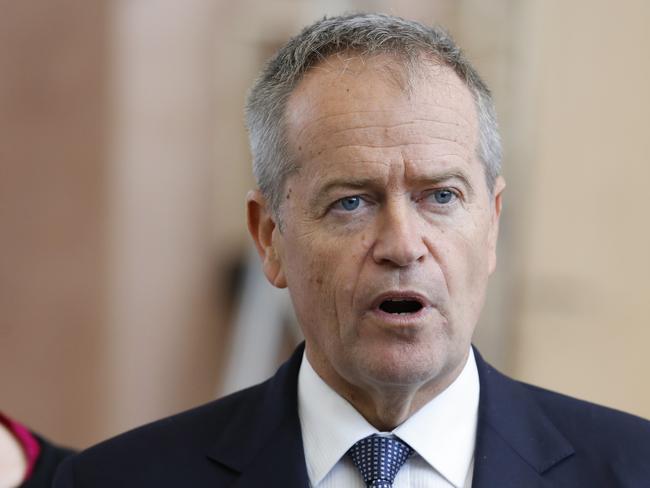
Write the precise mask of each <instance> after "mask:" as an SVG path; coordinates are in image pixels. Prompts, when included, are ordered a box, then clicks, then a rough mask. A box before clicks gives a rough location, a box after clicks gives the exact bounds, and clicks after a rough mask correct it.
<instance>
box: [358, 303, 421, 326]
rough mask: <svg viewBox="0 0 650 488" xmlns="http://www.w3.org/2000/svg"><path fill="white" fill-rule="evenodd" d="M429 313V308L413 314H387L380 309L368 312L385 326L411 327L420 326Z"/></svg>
mask: <svg viewBox="0 0 650 488" xmlns="http://www.w3.org/2000/svg"><path fill="white" fill-rule="evenodd" d="M430 312H431V307H422V308H421V309H420V310H418V311H417V312H414V313H401V314H400V313H389V312H384V311H383V310H382V309H380V308H375V309H372V310H371V311H370V315H371V316H372V317H374V318H376V319H378V320H380V321H381V322H383V323H385V324H387V325H393V326H402V327H404V326H409V325H411V326H413V325H420V324H421V323H422V322H423V321H424V320H425V318H426V317H427V316H428V315H429V313H430Z"/></svg>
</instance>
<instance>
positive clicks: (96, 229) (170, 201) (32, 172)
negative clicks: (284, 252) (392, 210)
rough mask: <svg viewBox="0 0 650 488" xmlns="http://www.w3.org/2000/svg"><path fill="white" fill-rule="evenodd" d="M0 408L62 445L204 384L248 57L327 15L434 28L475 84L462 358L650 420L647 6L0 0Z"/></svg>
mask: <svg viewBox="0 0 650 488" xmlns="http://www.w3.org/2000/svg"><path fill="white" fill-rule="evenodd" d="M0 7H1V9H2V12H3V14H2V16H0V40H1V42H0V73H2V75H1V76H0V107H1V110H0V229H1V231H0V409H2V410H4V411H5V412H7V413H8V414H10V415H13V416H14V417H16V418H18V419H20V420H22V421H24V422H25V423H27V424H29V425H31V426H33V427H34V428H35V429H37V430H38V431H40V432H42V433H44V434H45V435H46V436H49V437H51V438H53V439H55V440H57V441H60V442H63V443H68V444H70V445H73V446H76V447H84V446H87V445H89V444H91V443H94V442H96V441H98V440H101V439H102V438H105V437H108V436H110V435H114V434H116V433H118V432H120V431H123V430H125V429H128V428H130V427H133V426H136V425H138V424H141V423H144V422H147V421H150V420H154V419H156V418H159V417H161V416H164V415H168V414H171V413H173V412H175V411H178V410H181V409H184V408H188V407H190V406H192V405H195V404H198V403H201V402H204V401H208V400H209V399H211V398H213V397H214V395H215V392H219V391H221V385H222V381H223V376H224V372H225V371H227V363H228V361H229V359H231V358H229V354H228V353H229V351H230V345H231V338H232V335H233V334H232V333H233V330H232V328H233V325H232V324H233V323H234V318H235V316H236V313H233V311H234V310H235V308H236V303H235V304H233V303H232V301H231V298H230V297H231V293H230V292H231V289H230V287H231V284H230V281H229V280H228V279H227V277H228V270H229V269H230V268H231V267H232V263H233V262H234V261H235V260H237V259H240V258H242V256H244V255H245V252H246V249H247V242H248V241H247V237H246V234H245V225H244V220H243V219H244V206H243V198H244V195H245V192H246V190H247V189H248V188H249V187H250V186H251V185H252V178H251V176H250V163H249V154H248V150H247V143H246V135H245V132H244V128H243V115H242V106H243V103H244V98H245V94H246V90H247V89H248V87H249V86H250V84H251V83H252V80H253V79H254V76H255V74H256V73H257V71H258V70H259V69H260V66H261V63H262V62H263V60H264V59H265V58H266V57H268V56H269V55H270V53H272V52H273V50H274V49H275V48H276V47H277V46H279V45H280V44H281V43H282V42H284V41H285V40H286V39H287V38H288V36H289V35H291V34H292V33H295V32H296V31H297V30H298V29H299V28H300V27H301V26H303V25H305V24H306V23H308V22H310V21H312V20H314V19H316V18H318V17H320V16H322V15H324V14H336V13H340V12H343V11H346V10H376V11H384V12H389V13H394V14H398V15H402V16H406V17H411V18H415V19H418V20H421V21H424V22H427V23H434V22H435V23H441V24H443V25H445V26H447V27H448V28H449V29H450V30H451V32H452V34H454V36H455V37H456V39H457V40H458V41H459V43H460V44H461V46H463V47H464V48H465V50H466V51H467V53H468V55H469V56H470V58H471V59H472V60H473V61H474V62H475V64H476V66H477V67H478V68H479V71H481V73H483V74H484V77H485V78H486V80H487V82H488V84H489V85H490V86H491V87H492V88H493V91H494V94H495V98H496V102H497V109H498V111H499V116H500V120H501V125H502V129H503V138H504V144H505V162H504V168H505V169H504V172H505V176H506V179H507V181H508V189H507V196H506V203H505V212H504V221H503V227H502V236H501V238H502V239H501V243H500V263H499V271H498V272H497V274H496V275H495V277H494V279H493V282H492V284H491V290H490V298H489V303H488V306H487V307H486V310H485V314H484V316H483V319H482V323H481V324H480V327H479V329H478V331H477V334H476V343H477V344H478V346H479V347H480V348H481V350H482V352H483V353H484V354H485V355H486V356H487V357H488V358H489V359H490V360H492V362H494V363H495V364H497V365H498V366H499V367H501V368H502V369H504V370H505V371H506V372H508V373H510V374H512V375H514V376H516V377H518V378H521V379H523V380H526V381H530V382H534V383H537V384H541V385H542V386H546V387H549V388H553V389H557V390H560V391H563V392H566V393H570V394H573V395H575V396H579V397H582V398H586V399H589V400H593V401H597V402H601V403H605V404H607V405H611V406H614V407H617V408H622V409H625V410H629V411H632V412H634V413H637V414H640V415H643V416H646V417H650V391H648V388H647V386H646V384H647V378H646V377H647V375H648V373H649V372H650V358H649V357H648V354H646V352H645V350H644V345H645V344H646V343H648V342H650V300H649V299H648V295H649V294H650V257H649V255H648V249H650V220H649V219H648V217H647V215H646V214H647V211H648V209H649V207H650V204H649V202H648V199H647V192H646V191H644V188H643V187H644V185H645V182H646V181H648V180H650V167H649V164H648V162H649V161H650V142H648V141H649V139H648V136H647V133H648V129H650V127H649V126H650V124H649V122H648V119H647V114H648V113H650V95H648V90H647V87H648V86H650V58H649V57H648V56H647V50H648V48H650V39H649V33H648V29H647V27H646V26H647V24H648V22H649V21H650V4H648V3H647V2H645V1H643V0H623V1H620V2H609V1H605V0H576V1H573V2H561V1H560V0H438V1H434V0H431V1H426V2H425V1H421V0H420V1H415V0H403V1H397V0H392V1H388V0H386V1H379V0H377V1H370V0H368V1H352V0H350V1H343V0H338V1H336V2H332V1H329V2H325V1H324V0H323V1H320V0H319V1H315V0H312V1H308V0H274V1H268V2H262V1H250V0H249V1H242V2H227V1H225V0H184V1H183V2H178V1H175V0H114V1H107V0H104V1H100V0H97V1H94V2H86V1H81V0H76V1H75V0H50V1H45V0H23V1H21V2H11V1H7V0H5V1H0Z"/></svg>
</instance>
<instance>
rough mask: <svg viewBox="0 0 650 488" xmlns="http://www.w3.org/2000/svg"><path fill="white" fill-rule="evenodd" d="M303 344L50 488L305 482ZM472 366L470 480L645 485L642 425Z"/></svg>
mask: <svg viewBox="0 0 650 488" xmlns="http://www.w3.org/2000/svg"><path fill="white" fill-rule="evenodd" d="M302 352H303V347H302V346H301V347H300V348H298V350H297V351H296V352H295V353H294V354H293V356H292V357H291V359H290V360H289V361H288V362H287V363H285V364H284V365H283V366H282V367H281V368H280V369H279V370H278V372H277V373H276V374H275V376H273V377H272V378H271V379H270V380H268V381H266V382H264V383H262V384H260V385H257V386H254V387H252V388H249V389H246V390H243V391H240V392H238V393H235V394H233V395H230V396H227V397H225V398H223V399H220V400H217V401H214V402H212V403H209V404H207V405H204V406H202V407H199V408H196V409H193V410H190V411H188V412H185V413H181V414H179V415H175V416H173V417H170V418H166V419H164V420H160V421H158V422H154V423H152V424H149V425H146V426H144V427H140V428H138V429H136V430H133V431H131V432H127V433H125V434H122V435H120V436H118V437H116V438H114V439H111V440H108V441H106V442H103V443H101V444H99V445H97V446H95V447H92V448H90V449H88V450H86V451H84V452H82V453H81V454H79V455H77V456H73V457H72V458H69V459H68V460H67V461H66V462H64V463H63V465H62V466H61V468H60V469H59V472H58V475H57V479H56V481H55V483H54V488H73V487H75V488H87V487H92V488H109V487H110V488H115V487H120V488H131V487H133V488H135V487H138V488H143V487H156V488H165V487H211V488H219V487H237V488H260V487H281V488H292V487H307V486H308V485H309V482H308V478H307V471H306V467H305V458H304V453H303V445H302V437H301V433H300V422H299V420H298V410H297V378H298V370H299V367H300V361H301V356H302ZM476 362H477V366H478V372H479V378H480V385H481V393H480V402H479V423H478V432H477V439H476V451H475V465H474V482H473V484H472V486H473V487H474V488H543V487H546V488H551V487H553V488H562V487H579V488H601V487H602V488H605V487H606V488H613V487H625V488H650V422H648V421H646V420H643V419H640V418H638V417H634V416H631V415H627V414H624V413H621V412H618V411H615V410H611V409H608V408H604V407H600V406H596V405H593V404H590V403H586V402H583V401H580V400H576V399H573V398H569V397H566V396H563V395H559V394H557V393H552V392H550V391H547V390H543V389H540V388H536V387H534V386H530V385H526V384H523V383H520V382H517V381H514V380H512V379H510V378H507V377H506V376H504V375H502V374H500V373H499V372H498V371H496V370H495V369H494V368H492V367H491V366H490V365H489V364H487V363H486V362H485V361H484V360H483V359H482V358H481V356H480V354H478V352H476ZM436 442H444V439H436ZM342 488H344V487H342Z"/></svg>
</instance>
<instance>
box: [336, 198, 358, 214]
mask: <svg viewBox="0 0 650 488" xmlns="http://www.w3.org/2000/svg"><path fill="white" fill-rule="evenodd" d="M339 203H340V204H341V207H343V209H344V210H347V211H352V210H356V209H357V208H359V205H361V197H358V196H353V197H345V198H341V199H340V200H339Z"/></svg>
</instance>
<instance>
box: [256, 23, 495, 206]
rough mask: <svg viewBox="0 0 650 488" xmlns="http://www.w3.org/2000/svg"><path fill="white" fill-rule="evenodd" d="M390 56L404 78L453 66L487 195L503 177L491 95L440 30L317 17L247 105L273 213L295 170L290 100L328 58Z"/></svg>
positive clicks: (277, 59)
mask: <svg viewBox="0 0 650 488" xmlns="http://www.w3.org/2000/svg"><path fill="white" fill-rule="evenodd" d="M350 52H354V53H358V54H360V55H362V56H371V55H376V54H389V55H392V56H394V57H395V58H396V59H397V60H399V61H402V62H403V64H404V67H405V69H406V71H407V75H410V72H411V71H412V70H413V68H415V69H417V66H418V65H420V64H421V62H419V61H421V60H422V57H423V56H427V57H431V58H432V59H434V60H436V61H438V62H440V63H442V64H443V65H446V66H449V67H450V68H452V69H453V70H454V71H455V72H456V74H457V75H458V76H459V77H460V78H461V80H463V81H464V82H465V84H466V85H467V87H468V88H469V90H470V92H471V93H472V95H473V97H474V101H475V103H476V112H477V116H478V125H479V134H478V147H477V153H478V154H477V155H478V157H479V159H480V160H481V161H482V163H483V165H484V169H485V176H486V181H487V186H488V188H489V189H490V190H492V189H493V188H494V183H495V180H496V178H497V176H499V174H500V171H501V140H500V137H499V131H498V125H497V120H496V113H495V109H494V103H493V101H492V96H491V94H490V90H489V89H488V87H487V86H486V85H485V83H484V82H483V81H482V80H481V78H480V76H479V75H478V73H477V72H476V70H475V69H474V68H473V67H472V65H471V64H470V63H469V61H467V59H465V56H464V55H463V54H462V52H461V50H460V48H459V47H458V46H457V45H456V44H455V42H454V41H453V39H452V38H451V37H450V36H449V35H448V34H447V32H446V31H444V30H443V29H442V28H440V27H427V26H424V25H422V24H420V23H418V22H414V21H410V20H405V19H402V18H399V17H392V16H389V15H383V14H355V15H347V16H341V17H330V18H327V17H325V18H323V19H322V20H319V21H317V22H315V23H314V24H312V25H310V26H308V27H306V28H305V29H303V31H302V32H301V33H300V34H298V35H297V36H296V37H293V38H292V39H290V40H289V42H288V43H287V44H286V45H284V46H283V47H282V48H281V49H280V50H279V51H278V52H277V53H276V55H275V56H274V57H273V58H271V59H270V60H269V62H268V63H267V64H266V66H265V68H264V69H263V70H262V73H261V74H260V76H259V78H258V79H257V80H256V82H255V84H254V85H253V87H252V89H251V91H250V93H249V95H248V100H247V104H246V124H247V126H248V132H249V138H250V144H251V151H252V155H253V173H254V175H255V179H256V181H257V185H258V187H259V189H260V191H261V192H262V194H263V195H264V197H265V198H266V199H267V201H269V202H270V206H271V210H272V212H273V214H274V215H275V216H276V217H277V216H278V215H279V210H280V204H281V202H282V198H281V194H282V190H283V188H284V182H285V180H286V178H287V176H288V175H289V174H290V173H292V172H293V171H295V170H296V169H297V167H296V164H295V162H294V160H293V158H292V157H291V155H290V154H289V150H288V142H287V137H286V131H285V111H286V104H287V100H288V99H289V96H290V95H291V93H292V92H293V90H294V88H295V87H296V86H297V85H298V83H299V82H300V80H301V79H302V77H303V76H304V74H305V73H306V72H307V71H308V70H309V69H310V68H312V67H314V66H316V65H317V64H319V63H320V62H321V61H323V60H324V59H325V58H327V57H328V56H332V55H336V54H340V53H350Z"/></svg>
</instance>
